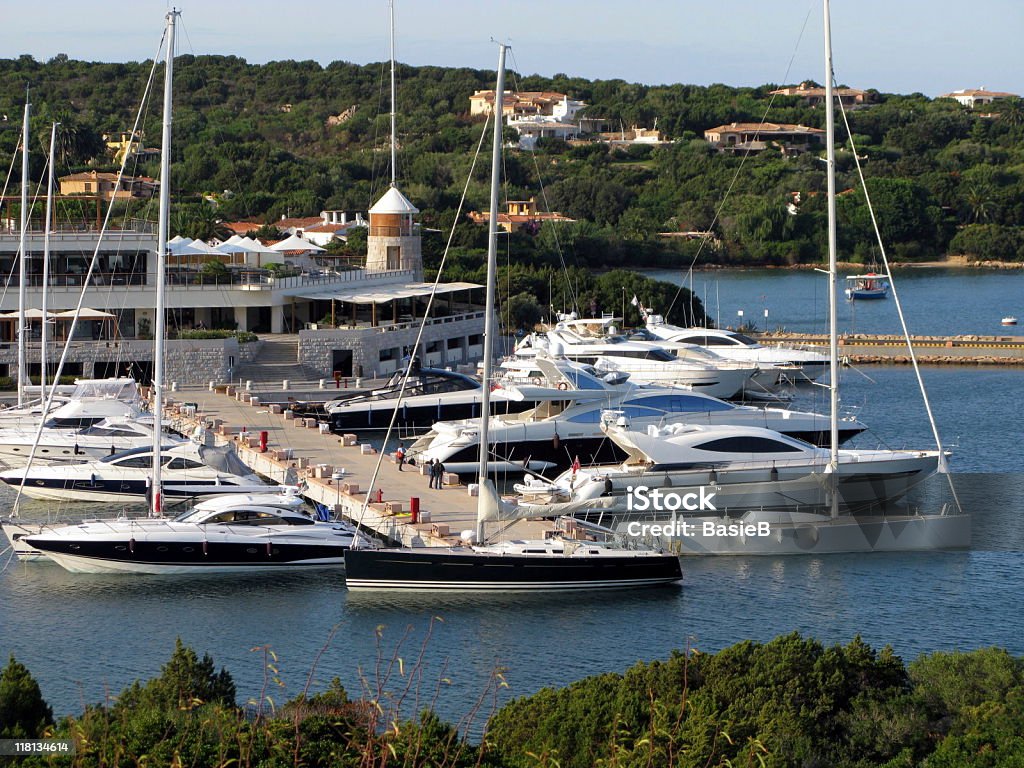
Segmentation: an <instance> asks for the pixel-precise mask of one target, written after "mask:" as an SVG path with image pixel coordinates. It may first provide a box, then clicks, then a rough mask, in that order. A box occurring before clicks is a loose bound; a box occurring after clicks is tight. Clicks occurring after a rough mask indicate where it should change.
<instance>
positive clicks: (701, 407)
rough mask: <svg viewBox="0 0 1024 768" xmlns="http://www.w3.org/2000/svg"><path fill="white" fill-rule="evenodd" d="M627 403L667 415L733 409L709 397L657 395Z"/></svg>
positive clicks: (727, 404)
mask: <svg viewBox="0 0 1024 768" xmlns="http://www.w3.org/2000/svg"><path fill="white" fill-rule="evenodd" d="M628 402H630V403H636V404H637V405H645V406H647V407H648V408H658V409H660V410H662V411H666V412H668V413H707V412H708V411H728V410H731V409H732V408H733V407H734V406H732V405H730V404H729V403H724V402H722V401H721V400H715V399H714V398H711V397H695V396H693V395H657V396H654V397H644V398H637V399H636V400H630V401H628Z"/></svg>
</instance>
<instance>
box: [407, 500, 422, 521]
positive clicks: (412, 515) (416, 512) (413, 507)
mask: <svg viewBox="0 0 1024 768" xmlns="http://www.w3.org/2000/svg"><path fill="white" fill-rule="evenodd" d="M419 521H420V497H419V496H413V497H411V498H410V499H409V522H410V523H412V524H413V525H416V523H418V522H419Z"/></svg>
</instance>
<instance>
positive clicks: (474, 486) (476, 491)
mask: <svg viewBox="0 0 1024 768" xmlns="http://www.w3.org/2000/svg"><path fill="white" fill-rule="evenodd" d="M466 491H468V493H469V495H470V496H479V495H480V485H479V483H470V484H469V485H467V486H466Z"/></svg>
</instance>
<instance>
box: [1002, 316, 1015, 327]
mask: <svg viewBox="0 0 1024 768" xmlns="http://www.w3.org/2000/svg"><path fill="white" fill-rule="evenodd" d="M1002 322H1003V325H1016V324H1017V318H1016V317H1014V316H1013V315H1007V316H1006V317H1004V318H1003V321H1002Z"/></svg>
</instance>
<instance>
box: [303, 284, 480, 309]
mask: <svg viewBox="0 0 1024 768" xmlns="http://www.w3.org/2000/svg"><path fill="white" fill-rule="evenodd" d="M433 288H434V284H433V283H406V284H402V285H380V286H365V287H363V288H358V287H356V286H350V287H346V288H336V289H334V290H330V291H316V292H313V291H311V292H309V293H299V294H296V298H300V299H313V300H315V301H346V302H349V303H351V304H386V303H387V302H389V301H395V300H396V299H412V298H416V297H419V296H429V295H430V292H431V291H432V290H433ZM473 288H483V286H482V285H479V284H478V283H441V284H440V285H438V286H437V293H438V294H442V293H453V292H455V291H468V290H471V289H473Z"/></svg>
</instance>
